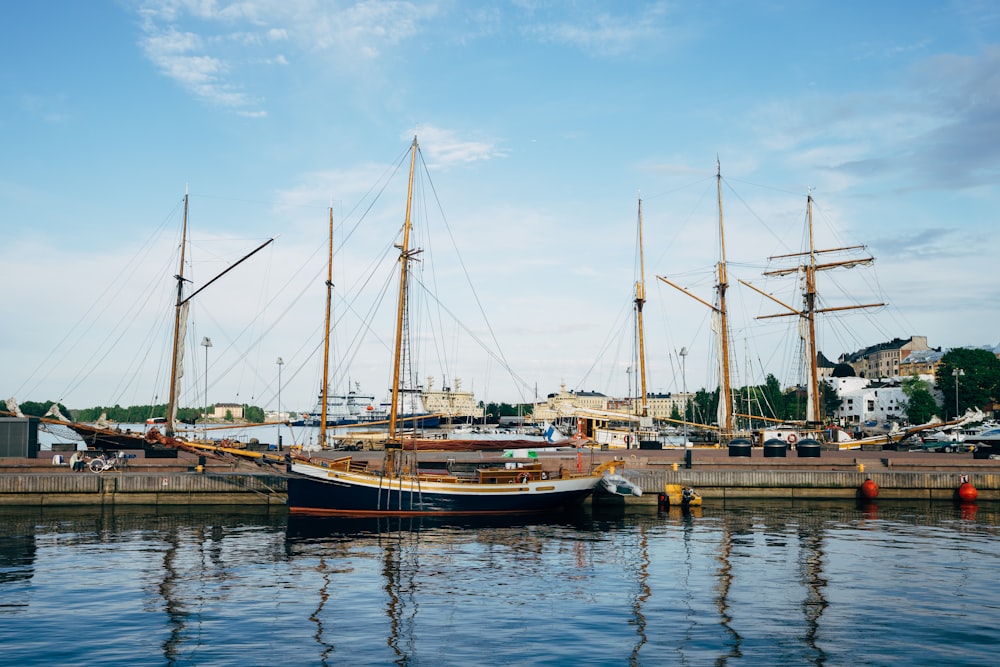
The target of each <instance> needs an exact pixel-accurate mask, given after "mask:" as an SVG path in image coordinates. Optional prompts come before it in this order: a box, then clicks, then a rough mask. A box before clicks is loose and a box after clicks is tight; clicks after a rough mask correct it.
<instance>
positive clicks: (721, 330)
mask: <svg viewBox="0 0 1000 667" xmlns="http://www.w3.org/2000/svg"><path fill="white" fill-rule="evenodd" d="M715 178H716V194H717V199H718V206H719V248H720V258H719V263H718V267H717V269H718V282H717V283H716V286H715V289H716V295H717V305H716V304H711V303H709V302H708V301H705V300H704V299H702V298H701V297H698V296H695V295H694V294H692V293H691V292H689V291H688V290H686V289H684V288H683V287H681V286H680V285H678V284H676V283H673V282H671V281H670V280H668V279H667V278H664V277H663V276H657V278H659V279H660V280H662V281H663V282H665V283H666V284H668V285H670V286H671V287H673V288H675V289H678V290H680V291H681V292H684V293H685V294H687V295H688V296H689V297H691V298H692V299H694V300H695V301H698V302H699V303H701V304H703V305H705V306H708V307H709V308H711V309H712V311H713V313H714V316H715V317H717V318H718V331H716V336H717V337H718V342H719V412H720V413H721V414H719V416H718V422H719V442H720V444H721V443H722V442H723V441H727V440H728V439H729V438H730V437H732V434H733V400H732V391H731V388H730V378H729V321H728V316H727V313H726V290H727V289H728V288H729V279H728V277H727V275H726V234H725V225H724V224H723V217H722V165H721V164H720V163H719V161H718V160H716V171H715ZM713 328H715V327H713Z"/></svg>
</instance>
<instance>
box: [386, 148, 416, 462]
mask: <svg viewBox="0 0 1000 667" xmlns="http://www.w3.org/2000/svg"><path fill="white" fill-rule="evenodd" d="M417 148H418V146H417V137H416V136H414V137H413V144H412V145H411V146H410V178H409V183H408V184H407V186H406V218H405V220H404V222H403V242H402V244H400V245H397V246H396V247H397V248H399V297H398V300H397V305H396V346H395V350H394V353H393V362H392V405H391V408H390V412H389V441H390V442H391V441H392V440H394V439H395V438H396V411H397V409H398V408H399V373H400V366H401V362H402V359H401V357H402V351H403V336H404V335H405V331H404V320H405V318H406V309H407V301H406V283H407V278H408V276H409V267H410V259H411V257H412V255H413V254H415V253H416V252H419V251H415V252H414V253H411V252H410V228H411V223H410V210H411V208H412V204H413V171H414V167H415V165H416V161H417Z"/></svg>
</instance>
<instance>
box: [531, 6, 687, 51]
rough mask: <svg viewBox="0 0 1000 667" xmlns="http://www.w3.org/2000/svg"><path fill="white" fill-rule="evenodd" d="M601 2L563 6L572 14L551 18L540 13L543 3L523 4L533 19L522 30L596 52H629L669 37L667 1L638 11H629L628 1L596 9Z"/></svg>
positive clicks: (561, 12)
mask: <svg viewBox="0 0 1000 667" xmlns="http://www.w3.org/2000/svg"><path fill="white" fill-rule="evenodd" d="M600 6H601V5H600V3H598V4H596V5H593V7H580V6H578V5H577V6H574V10H575V11H572V12H569V11H567V10H566V8H565V7H561V8H560V14H563V13H569V14H571V16H570V17H569V18H563V17H562V16H560V17H559V18H558V19H554V20H550V19H548V18H547V17H546V16H544V15H541V14H540V13H539V9H540V8H539V7H537V6H535V5H529V4H523V5H522V9H524V10H526V15H527V16H528V17H529V20H531V21H533V23H530V24H526V25H525V26H524V27H523V28H522V32H523V33H524V35H525V36H526V37H528V38H531V39H536V40H539V41H543V42H551V43H556V44H568V45H573V46H576V47H577V48H579V49H581V50H583V51H585V52H588V53H591V54H593V55H595V56H621V55H626V54H629V53H633V52H637V51H642V50H646V49H648V48H649V46H650V45H651V44H661V45H662V44H663V43H665V42H666V41H667V35H668V34H669V32H670V30H669V28H670V26H669V25H668V23H667V18H668V15H669V11H668V7H669V5H668V4H667V3H663V2H659V3H653V4H650V5H644V6H642V9H641V11H640V12H638V13H633V12H631V11H629V6H628V5H627V4H625V5H619V6H616V7H615V13H614V14H612V13H609V12H606V11H596V9H595V8H597V7H600ZM588 9H595V10H594V11H588Z"/></svg>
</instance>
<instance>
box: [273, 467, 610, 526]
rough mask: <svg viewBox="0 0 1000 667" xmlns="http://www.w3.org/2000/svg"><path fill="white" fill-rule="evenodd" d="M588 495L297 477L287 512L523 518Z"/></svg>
mask: <svg viewBox="0 0 1000 667" xmlns="http://www.w3.org/2000/svg"><path fill="white" fill-rule="evenodd" d="M591 491H592V486H584V487H582V488H580V487H579V486H572V487H569V488H567V489H566V490H564V491H548V492H546V491H539V490H533V491H527V490H524V491H520V492H519V491H516V490H511V489H509V488H508V489H506V490H501V489H499V488H498V490H497V491H496V492H492V491H489V490H486V491H484V490H482V487H479V488H477V489H476V490H474V491H471V492H464V493H454V492H434V491H427V490H422V491H410V490H408V489H406V488H400V487H399V485H397V486H396V488H393V485H392V481H391V480H386V482H385V485H384V486H382V487H381V488H379V487H375V486H368V485H359V484H353V483H348V482H343V481H339V480H329V481H327V480H318V479H312V478H310V477H306V476H298V475H296V476H293V477H290V478H289V479H288V508H289V511H290V512H291V513H293V514H317V515H322V514H329V515H344V516H406V515H448V514H451V515H460V514H466V515H476V514H478V515H487V514H525V513H534V512H556V511H563V510H566V509H569V508H573V507H578V506H579V505H580V504H581V503H582V502H583V501H584V499H585V498H586V497H587V496H588V495H590V493H591Z"/></svg>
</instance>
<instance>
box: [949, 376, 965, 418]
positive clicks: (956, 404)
mask: <svg viewBox="0 0 1000 667" xmlns="http://www.w3.org/2000/svg"><path fill="white" fill-rule="evenodd" d="M951 374H952V375H954V376H955V419H958V378H960V377H961V376H963V375H965V371H964V370H963V369H961V368H956V369H954V370H953V371H952V372H951Z"/></svg>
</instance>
